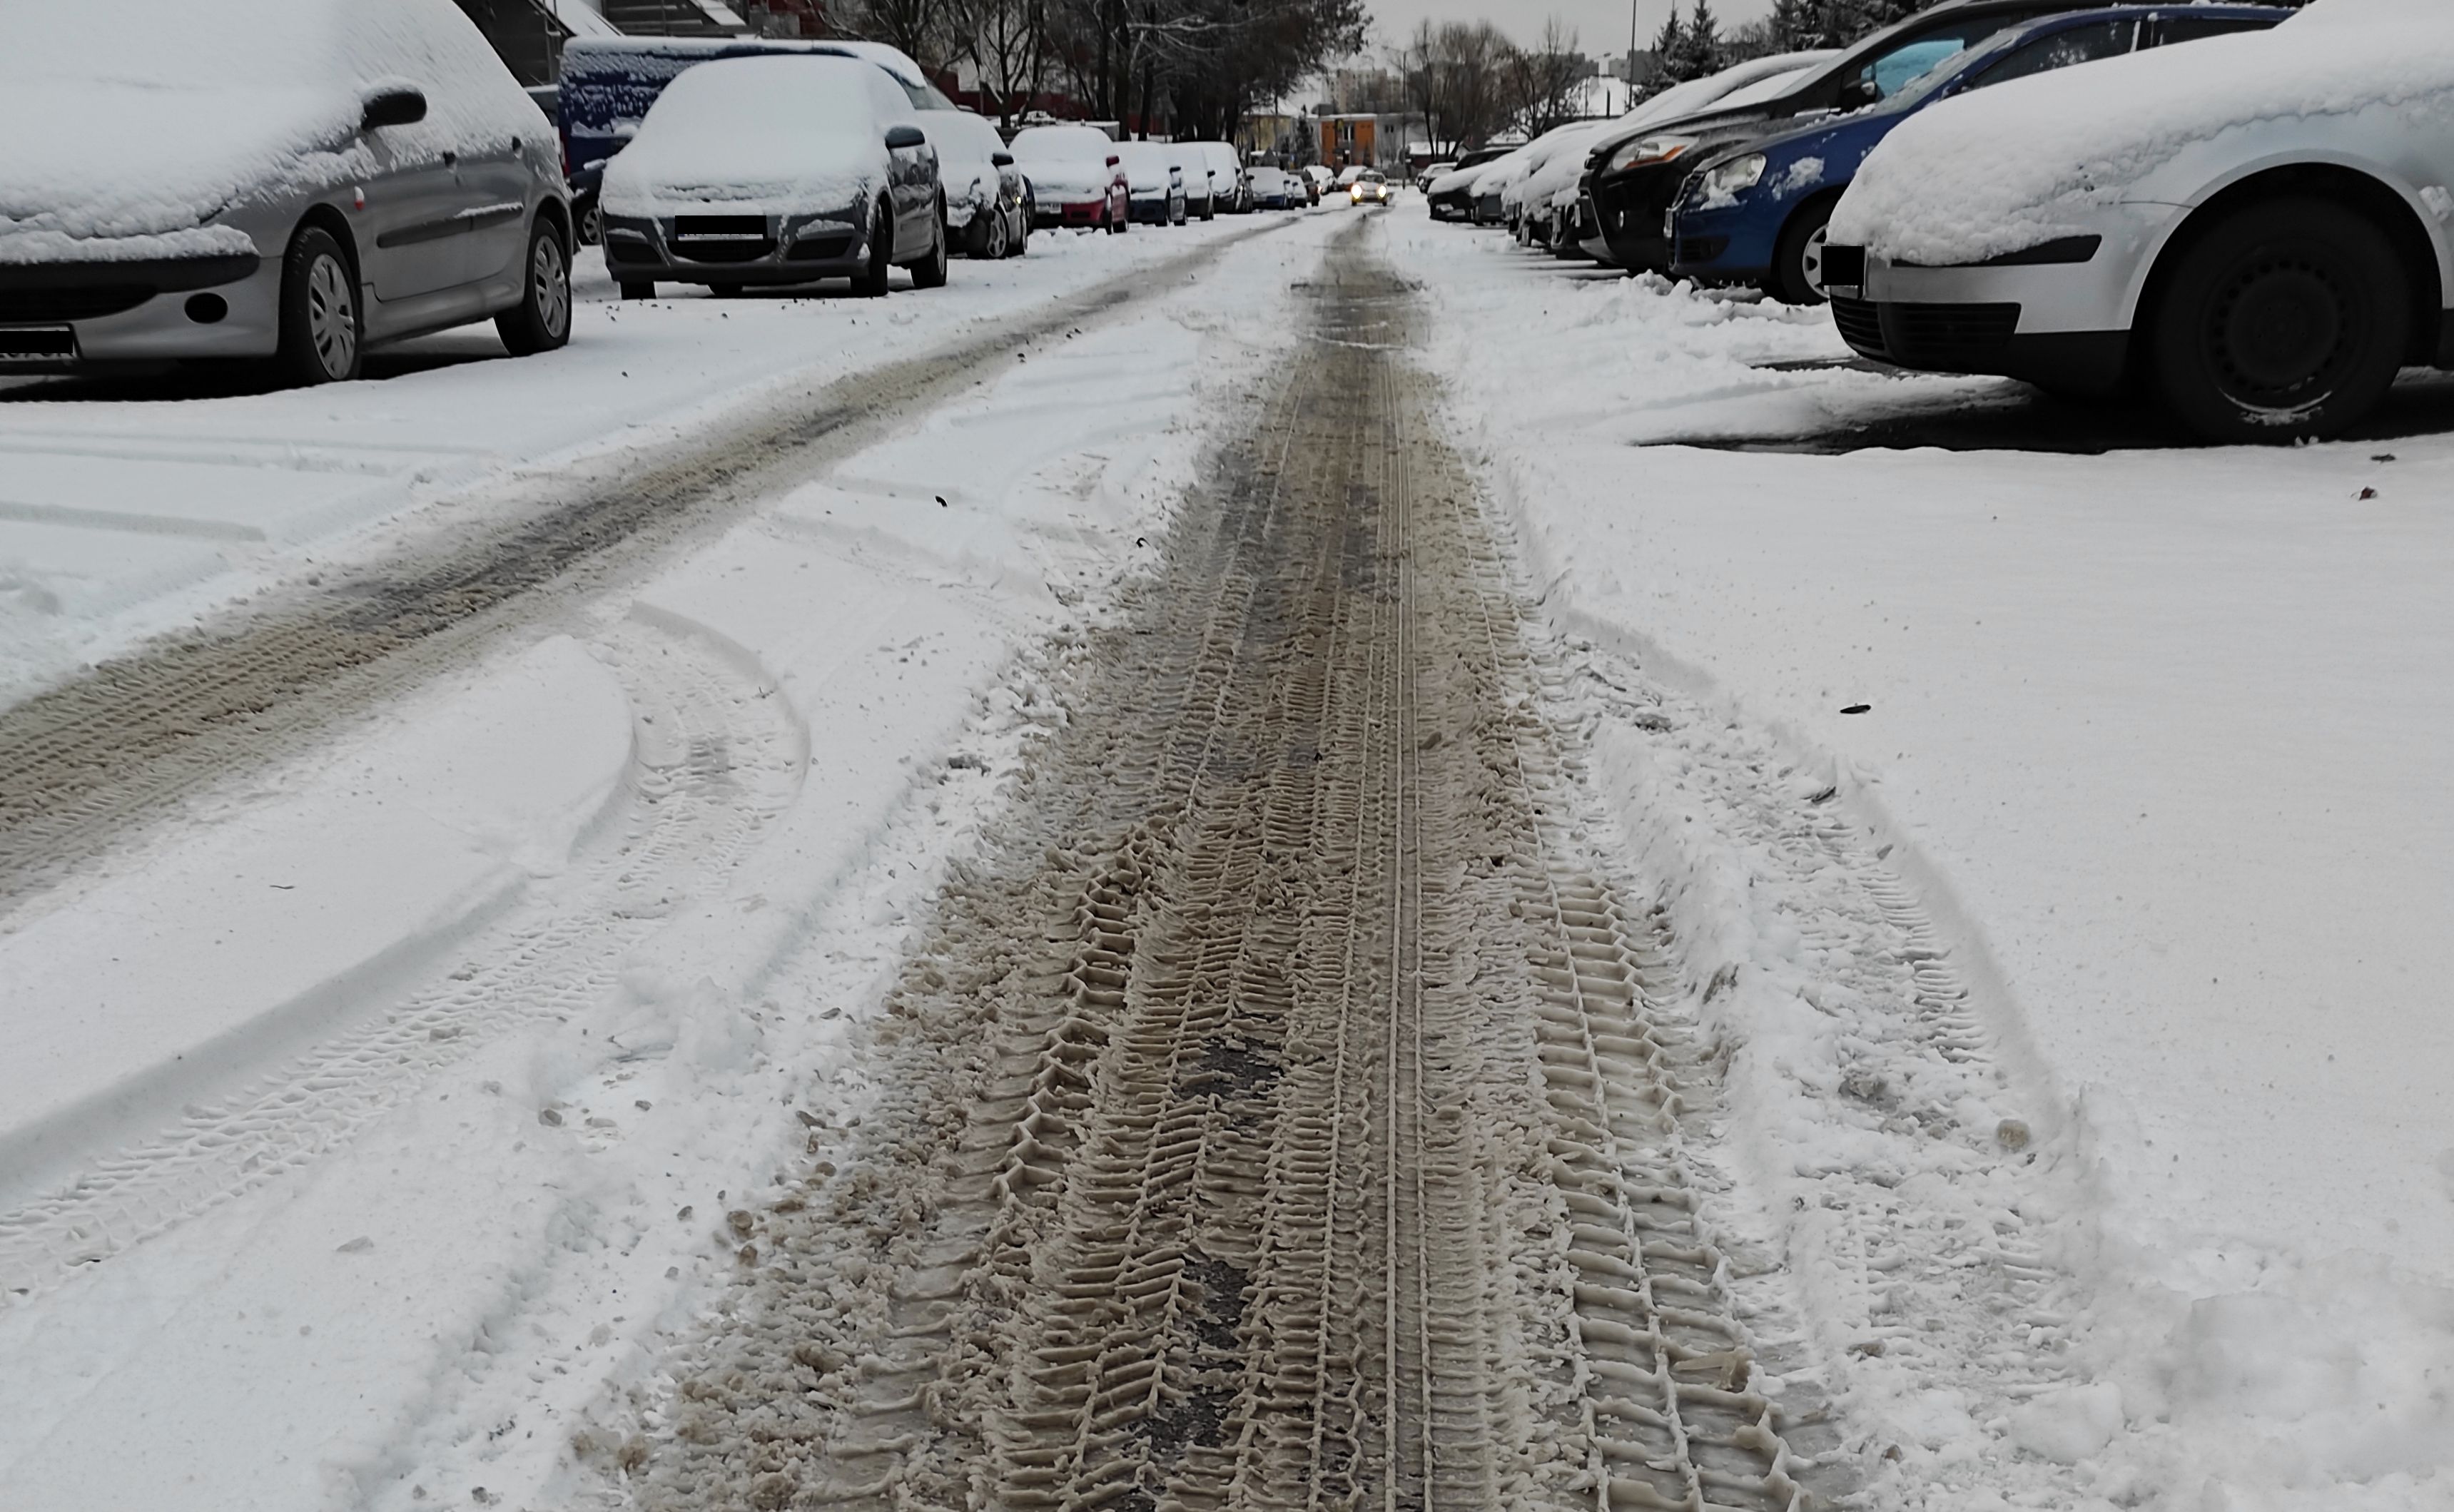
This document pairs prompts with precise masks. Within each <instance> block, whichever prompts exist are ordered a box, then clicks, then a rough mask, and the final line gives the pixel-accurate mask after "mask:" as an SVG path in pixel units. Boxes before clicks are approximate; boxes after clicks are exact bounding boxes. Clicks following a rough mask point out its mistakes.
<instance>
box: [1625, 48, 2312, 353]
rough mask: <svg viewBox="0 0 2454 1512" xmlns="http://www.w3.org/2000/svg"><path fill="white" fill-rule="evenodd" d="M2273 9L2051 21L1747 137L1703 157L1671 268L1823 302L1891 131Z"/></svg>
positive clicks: (1683, 196) (1679, 213)
mask: <svg viewBox="0 0 2454 1512" xmlns="http://www.w3.org/2000/svg"><path fill="white" fill-rule="evenodd" d="M2289 13H2290V12H2288V11H2285V10H2278V9H2276V8H2274V7H2272V6H2258V5H2249V6H2211V5H2194V6H2190V7H2187V8H2185V9H2184V8H2176V7H2173V6H2169V5H2167V6H2117V7H2107V8H2103V9H2100V10H2074V11H2070V12H2068V13H2066V14H2063V15H2058V16H2046V17H2044V18H2043V19H2042V20H2038V21H2031V22H2028V23H2026V24H2025V25H2022V26H2018V27H2013V28H2009V29H2007V30H2002V31H1998V32H1996V33H1995V34H1994V35H1993V36H1991V37H1988V38H1987V39H1986V40H1984V41H1983V42H1981V43H1979V44H1978V45H1977V46H1975V47H1973V48H1970V49H1968V50H1964V51H1962V52H1960V53H1958V54H1955V55H1954V56H1952V57H1950V58H1947V59H1945V60H1944V61H1943V62H1941V64H1938V65H1937V66H1936V67H1934V68H1933V69H1931V70H1929V71H1927V72H1926V73H1925V74H1924V76H1923V77H1921V78H1919V79H1918V80H1916V81H1915V82H1914V83H1912V84H1910V85H1909V86H1908V87H1907V88H1905V89H1903V90H1901V91H1900V92H1899V93H1897V94H1895V95H1893V96H1892V97H1891V98H1890V99H1888V100H1885V101H1884V102H1883V103H1882V104H1881V105H1878V106H1875V107H1873V108H1872V109H1870V110H1864V111H1855V112H1853V113H1850V114H1847V115H1843V116H1840V117H1838V118H1836V119H1832V120H1825V121H1818V122H1816V123H1814V124H1812V125H1808V126H1800V127H1796V128H1794V129H1792V130H1790V131H1780V132H1776V133H1775V134H1773V135H1771V136H1767V137H1763V138H1760V139H1759V140H1756V141H1751V142H1741V143H1740V144H1739V145H1737V146H1736V147H1734V148H1731V149H1729V150H1727V151H1723V152H1722V153H1720V155H1719V156H1716V157H1711V158H1707V159H1705V160H1704V161H1702V162H1701V163H1700V164H1699V165H1698V166H1697V167H1696V169H1695V170H1694V171H1691V172H1690V173H1689V174H1688V176H1687V184H1686V187H1685V188H1684V189H1683V190H1681V191H1680V197H1679V203H1678V204H1677V205H1676V206H1675V207H1674V208H1673V209H1672V211H1671V218H1672V224H1671V235H1670V242H1671V265H1670V268H1671V272H1673V273H1675V274H1677V275H1678V276H1680V277H1682V278H1693V279H1696V280H1698V281H1699V282H1703V283H1721V284H1733V283H1750V284H1757V285H1760V287H1761V288H1762V289H1763V291H1764V292H1766V293H1769V294H1771V295H1772V296H1773V297H1774V298H1776V299H1781V300H1786V301H1787V302H1789V303H1791V304H1794V305H1803V304H1820V303H1821V302H1822V300H1823V278H1822V267H1823V247H1824V241H1825V235H1824V226H1825V223H1826V222H1827V221H1829V220H1830V219H1831V218H1832V209H1833V207H1834V206H1835V205H1838V204H1839V203H1840V195H1841V192H1842V191H1844V190H1846V189H1847V188H1848V187H1849V183H1850V180H1851V179H1852V178H1853V177H1855V176H1856V174H1857V171H1858V165H1859V164H1860V163H1861V162H1863V161H1864V160H1865V157H1866V154H1867V153H1868V152H1870V151H1874V149H1875V146H1876V144H1878V143H1880V142H1881V141H1882V139H1883V138H1884V137H1886V136H1888V135H1890V134H1891V132H1892V130H1893V128H1895V127H1897V126H1899V125H1900V124H1901V122H1903V121H1905V120H1907V119H1908V118H1909V117H1910V116H1912V115H1915V114H1916V113H1917V112H1919V111H1922V110H1924V109H1926V108H1927V107H1928V106H1931V105H1935V104H1939V103H1940V102H1941V101H1943V100H1947V99H1952V98H1956V97H1958V96H1960V95H1962V94H1965V93H1967V92H1968V91H1972V90H1981V89H1987V88H1990V87H1992V86H1995V85H1999V84H2006V83H2008V82H2010V81H2011V80H2013V79H2019V78H2026V77H2029V76H2030V75H2033V74H2038V73H2044V72H2050V71H2053V70H2055V69H2064V68H2069V67H2071V66H2073V65H2075V64H2080V63H2089V62H2095V61H2098V60H2100V59H2103V58H2111V57H2119V56H2121V55H2122V54H2124V53H2128V52H2132V51H2136V50H2142V49H2146V48H2155V47H2163V46H2166V45H2168V44H2171V43H2176V42H2188V41H2194V40H2197V39H2199V38H2203V37H2210V36H2221V35H2223V34H2226V33H2228V32H2234V31H2253V30H2264V29H2265V28H2267V27H2271V26H2273V25H2275V24H2276V23H2277V22H2279V21H2281V20H2283V18H2284V16H2286V15H2287V14H2289Z"/></svg>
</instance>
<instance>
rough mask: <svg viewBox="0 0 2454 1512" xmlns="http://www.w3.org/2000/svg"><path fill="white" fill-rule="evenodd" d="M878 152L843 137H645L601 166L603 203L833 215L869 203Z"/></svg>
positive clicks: (878, 170) (881, 158) (620, 208)
mask: <svg viewBox="0 0 2454 1512" xmlns="http://www.w3.org/2000/svg"><path fill="white" fill-rule="evenodd" d="M885 159H886V152H885V149H883V148H882V147H873V146H871V145H870V143H869V142H867V141H865V140H861V139H858V138H854V137H849V136H815V135H812V136H794V135H788V134H785V133H782V132H777V133H774V134H771V135H766V136H741V135H734V134H731V133H722V132H713V131H711V132H701V131H674V132H671V133H660V132H657V131H654V130H653V129H652V130H649V131H642V132H640V133H639V136H638V137H637V139H636V140H634V141H633V142H632V143H631V145H630V146H629V147H626V148H624V149H623V150H622V151H621V153H620V155H618V156H616V157H615V158H614V160H613V161H612V162H610V163H607V164H606V165H605V187H604V189H603V191H602V202H603V204H604V207H605V209H606V210H607V211H608V212H611V213H614V214H617V215H623V214H632V215H635V214H654V213H656V212H659V211H661V210H664V209H666V208H669V207H677V206H685V205H722V206H725V207H727V208H730V209H735V210H739V211H743V212H763V211H776V212H787V211H801V210H820V209H833V208H835V207H837V206H842V205H850V204H855V203H856V202H858V201H861V200H864V199H866V198H868V197H869V194H870V192H872V191H873V190H875V187H876V186H877V185H879V184H881V183H883V182H885V179H886V160H885Z"/></svg>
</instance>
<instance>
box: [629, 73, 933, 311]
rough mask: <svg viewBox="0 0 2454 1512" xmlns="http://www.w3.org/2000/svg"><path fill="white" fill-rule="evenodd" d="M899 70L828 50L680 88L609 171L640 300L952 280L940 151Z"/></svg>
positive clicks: (691, 80)
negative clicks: (672, 288)
mask: <svg viewBox="0 0 2454 1512" xmlns="http://www.w3.org/2000/svg"><path fill="white" fill-rule="evenodd" d="M917 113H918V112H916V111H914V110H913V109H912V102H911V101H910V100H909V99H908V98H907V97H906V96H905V95H904V94H903V92H902V91H900V90H898V89H896V88H895V82H894V81H893V80H892V79H890V78H888V76H887V74H886V72H885V71H883V70H881V69H879V68H878V67H876V66H875V64H872V63H870V62H868V61H866V60H864V59H861V58H855V57H846V56H841V55H831V54H825V53H803V54H782V55H770V56H763V57H745V58H725V59H721V60H718V61H716V62H714V63H702V64H700V65H698V66H697V67H696V68H694V69H691V70H688V71H685V72H683V73H682V74H681V75H680V76H679V77H677V78H675V79H674V81H673V83H672V84H670V85H668V86H667V87H666V89H665V91H664V92H663V93H662V94H660V95H659V96H657V99H656V103H655V104H654V106H652V107H650V108H649V111H648V118H647V119H646V120H645V121H643V122H641V123H640V126H639V134H638V135H637V136H636V137H635V138H634V139H633V140H632V142H631V145H630V146H629V147H627V148H624V149H623V151H622V153H621V155H620V156H618V157H616V158H614V161H613V162H611V163H609V164H607V165H606V169H605V189H604V199H603V206H604V222H605V266H606V271H607V272H610V273H611V274H612V275H613V276H614V281H615V282H617V283H618V284H620V285H621V288H622V296H623V297H624V298H626V299H645V298H652V297H654V293H655V286H656V284H658V283H659V282H674V283H693V284H705V285H707V286H708V287H709V288H711V289H714V290H715V291H716V292H718V293H727V292H737V291H738V290H740V289H741V288H742V287H744V286H745V285H749V284H806V283H815V282H816V281H817V280H819V279H821V278H850V279H852V280H853V282H854V286H855V288H856V289H857V290H858V291H859V292H862V293H865V294H872V295H875V294H883V293H885V292H886V289H887V280H888V276H889V272H888V271H889V270H890V269H891V268H894V267H896V266H902V267H906V268H909V269H910V270H911V271H912V280H913V282H914V283H915V285H917V286H918V287H920V288H922V289H934V288H936V287H938V286H939V285H941V284H943V283H945V281H946V253H947V237H946V213H945V206H944V202H943V199H942V196H941V194H940V192H939V190H938V187H937V154H936V153H935V151H933V150H932V149H931V148H930V146H929V138H928V136H927V134H926V133H925V132H923V131H921V129H920V127H919V124H918V121H917V119H916V117H917Z"/></svg>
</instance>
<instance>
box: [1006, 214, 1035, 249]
mask: <svg viewBox="0 0 2454 1512" xmlns="http://www.w3.org/2000/svg"><path fill="white" fill-rule="evenodd" d="M1030 251H1031V217H1030V216H1029V215H1025V216H1023V217H1022V229H1021V230H1019V231H1017V232H1015V233H1014V241H1013V245H1012V246H1011V247H1010V248H1009V249H1008V250H1007V252H1006V255H1007V256H1009V257H1021V256H1024V255H1026V254H1028V253H1029V252H1030Z"/></svg>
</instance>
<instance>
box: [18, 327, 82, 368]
mask: <svg viewBox="0 0 2454 1512" xmlns="http://www.w3.org/2000/svg"><path fill="white" fill-rule="evenodd" d="M76 354H77V344H76V331H75V328H73V327H70V326H18V327H13V328H0V365H6V364H9V363H12V362H29V363H30V362H74V361H75V360H76Z"/></svg>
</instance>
